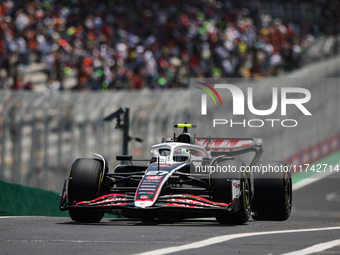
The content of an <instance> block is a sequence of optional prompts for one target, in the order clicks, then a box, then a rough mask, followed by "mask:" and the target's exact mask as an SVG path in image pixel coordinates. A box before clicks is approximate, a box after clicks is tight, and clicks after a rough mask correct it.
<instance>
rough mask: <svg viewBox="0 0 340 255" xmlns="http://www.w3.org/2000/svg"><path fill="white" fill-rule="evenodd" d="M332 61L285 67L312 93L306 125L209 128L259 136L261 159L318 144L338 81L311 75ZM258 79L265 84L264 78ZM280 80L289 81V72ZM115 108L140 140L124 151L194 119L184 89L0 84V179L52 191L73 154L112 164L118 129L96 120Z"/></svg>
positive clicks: (333, 113)
mask: <svg viewBox="0 0 340 255" xmlns="http://www.w3.org/2000/svg"><path fill="white" fill-rule="evenodd" d="M339 66H340V58H336V59H331V60H328V61H327V62H325V63H323V64H318V65H313V66H310V67H307V68H305V69H303V70H301V71H299V72H295V73H293V74H291V76H290V77H293V78H299V81H301V78H303V77H309V79H306V84H304V87H306V88H307V89H308V90H310V91H311V94H312V95H314V98H313V100H311V102H310V104H309V107H310V108H309V109H310V111H311V112H312V113H313V117H312V119H313V122H309V120H306V119H299V122H301V125H304V127H308V128H305V129H303V130H302V129H268V130H264V129H248V130H247V131H246V132H244V133H242V134H240V133H238V132H237V130H236V131H235V133H233V132H230V133H228V132H223V133H216V134H212V135H214V136H219V137H226V136H230V137H237V136H241V137H245V136H253V137H261V138H263V140H264V149H265V153H264V159H277V160H281V159H287V158H289V157H291V156H292V155H294V154H297V153H299V152H301V151H303V150H304V149H306V148H309V147H310V146H313V145H314V144H318V143H322V141H324V140H326V139H328V138H329V137H332V136H333V135H336V134H338V133H339V126H340V118H339V116H340V112H339V111H340V100H339V98H340V86H334V83H335V84H338V85H339V79H337V78H332V79H324V80H320V79H317V78H320V77H340V70H339V68H338V67H339ZM314 77H315V79H314ZM313 80H314V81H313ZM320 82H322V83H323V84H320ZM329 82H331V83H332V84H330V85H328V84H327V83H329ZM263 83H264V85H263V86H264V87H265V86H267V85H268V84H267V83H270V80H269V81H263ZM265 84H267V85H265ZM299 84H300V83H299ZM283 85H287V84H283ZM288 85H289V86H294V79H291V80H290V82H289V84H288ZM260 88H261V86H259V89H260ZM260 100H261V101H263V104H264V105H265V106H266V104H269V103H270V102H271V98H266V97H264V98H263V100H262V99H261V98H260ZM120 107H128V108H129V109H130V121H131V122H130V131H129V134H130V136H131V137H141V138H143V142H142V143H139V142H137V141H136V140H134V139H132V140H131V141H130V142H129V153H130V154H132V155H134V157H136V158H150V147H151V145H153V144H156V143H160V142H161V140H162V138H163V137H169V136H172V134H173V133H174V132H175V131H176V130H175V129H174V128H173V124H175V123H181V122H185V121H187V122H189V121H190V118H192V119H194V117H195V116H190V109H192V108H199V107H200V101H197V102H194V103H193V102H191V101H190V95H189V91H188V90H172V91H159V92H151V91H144V90H143V91H115V92H111V93H73V92H69V93H66V92H65V93H59V94H48V95H46V94H37V93H30V92H13V91H8V90H1V91H0V123H1V124H0V179H1V180H4V181H7V182H12V183H19V184H23V185H28V186H32V187H39V188H42V189H46V190H51V191H60V190H61V188H62V185H63V181H64V178H65V177H66V176H67V175H68V173H69V169H70V166H71V164H72V162H73V161H74V160H75V159H76V158H78V157H93V153H99V154H101V155H103V156H104V157H106V158H107V159H108V160H109V164H110V168H111V169H112V168H113V167H114V165H115V164H116V163H117V162H116V160H115V158H114V156H115V155H117V154H121V153H122V131H121V130H118V129H115V127H116V120H113V121H112V122H104V121H103V119H104V118H105V117H106V116H108V115H110V114H111V113H113V112H114V111H116V110H118V109H119V108H120ZM264 109H268V107H267V108H264ZM203 128H204V126H203ZM177 132H178V131H177ZM193 132H194V131H193Z"/></svg>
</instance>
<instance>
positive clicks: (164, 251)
mask: <svg viewBox="0 0 340 255" xmlns="http://www.w3.org/2000/svg"><path fill="white" fill-rule="evenodd" d="M328 230H340V226H338V227H327V228H310V229H292V230H279V231H264V232H252V233H240V234H232V235H224V236H216V237H212V238H209V239H206V240H202V241H198V242H193V243H190V244H184V245H180V246H176V247H168V248H162V249H158V250H153V251H147V252H143V253H137V254H135V255H163V254H169V253H174V252H181V251H185V250H191V249H197V248H202V247H205V246H209V245H213V244H217V243H223V242H226V241H230V240H232V239H236V238H244V237H251V236H260V235H275V234H287V233H299V232H312V231H328Z"/></svg>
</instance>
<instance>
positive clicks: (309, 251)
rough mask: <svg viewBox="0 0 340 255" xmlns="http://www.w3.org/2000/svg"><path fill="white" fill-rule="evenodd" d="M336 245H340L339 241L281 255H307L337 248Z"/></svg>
mask: <svg viewBox="0 0 340 255" xmlns="http://www.w3.org/2000/svg"><path fill="white" fill-rule="evenodd" d="M338 245H340V239H337V240H333V241H330V242H326V243H319V244H316V245H313V246H310V247H307V248H305V249H302V250H298V251H292V252H288V253H284V254H281V255H307V254H312V253H316V252H320V251H324V250H327V249H330V248H333V247H334V246H338Z"/></svg>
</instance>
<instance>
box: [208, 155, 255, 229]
mask: <svg viewBox="0 0 340 255" xmlns="http://www.w3.org/2000/svg"><path fill="white" fill-rule="evenodd" d="M218 164H219V165H221V166H227V167H229V166H230V168H233V167H236V169H238V170H240V169H241V166H243V165H244V163H243V162H242V161H240V160H235V159H230V160H223V161H220V162H219V163H218ZM231 179H239V180H240V190H241V195H240V198H239V203H238V204H235V206H237V205H239V208H236V212H234V213H230V212H224V211H221V212H216V220H217V221H218V222H219V223H220V224H244V223H246V222H247V221H248V219H249V217H250V213H251V188H250V181H249V179H248V177H247V175H246V174H245V173H244V172H243V173H241V171H237V173H230V172H215V173H214V174H213V182H212V188H213V189H212V190H213V201H215V202H224V203H232V187H231V185H232V184H231Z"/></svg>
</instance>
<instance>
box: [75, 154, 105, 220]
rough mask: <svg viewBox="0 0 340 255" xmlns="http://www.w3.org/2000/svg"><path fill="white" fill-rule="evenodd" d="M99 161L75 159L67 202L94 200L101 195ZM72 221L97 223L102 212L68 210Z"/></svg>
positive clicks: (100, 165)
mask: <svg viewBox="0 0 340 255" xmlns="http://www.w3.org/2000/svg"><path fill="white" fill-rule="evenodd" d="M102 170H103V166H102V163H101V161H99V160H97V159H85V158H82V159H77V160H76V161H75V162H74V163H73V165H72V168H71V171H70V181H69V185H68V202H69V203H77V202H81V201H88V200H92V199H95V198H97V197H99V196H100V195H101V192H102V191H101V189H102V185H101V180H102V174H103V171H102ZM69 215H70V217H71V219H72V220H74V221H77V222H89V223H90V222H99V221H100V220H101V219H102V218H103V216H104V212H101V211H92V210H91V211H90V210H69Z"/></svg>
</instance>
